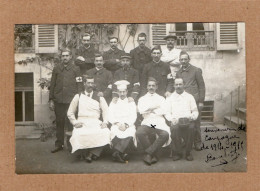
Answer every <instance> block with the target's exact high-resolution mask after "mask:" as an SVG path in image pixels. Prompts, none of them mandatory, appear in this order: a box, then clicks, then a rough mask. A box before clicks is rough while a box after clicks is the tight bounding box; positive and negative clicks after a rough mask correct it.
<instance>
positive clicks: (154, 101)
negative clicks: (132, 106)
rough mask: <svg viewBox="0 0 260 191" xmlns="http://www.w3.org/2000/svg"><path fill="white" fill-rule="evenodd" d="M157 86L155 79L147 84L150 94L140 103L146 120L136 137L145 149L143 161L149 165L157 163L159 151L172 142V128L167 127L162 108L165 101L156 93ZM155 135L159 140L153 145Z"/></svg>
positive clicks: (141, 111)
mask: <svg viewBox="0 0 260 191" xmlns="http://www.w3.org/2000/svg"><path fill="white" fill-rule="evenodd" d="M157 86H158V84H157V81H156V80H155V79H154V78H149V79H148V83H147V89H148V93H146V94H145V95H144V96H143V97H141V98H140V99H139V102H138V110H139V112H140V114H142V115H143V118H144V120H143V121H142V123H141V126H140V127H139V128H138V129H137V132H136V136H137V138H138V140H139V141H140V143H141V145H142V147H143V148H144V149H145V156H144V158H143V160H144V162H145V163H146V164H148V165H151V164H152V163H156V162H157V161H158V158H157V156H156V153H157V151H158V150H159V149H160V148H161V147H162V146H167V145H169V144H170V142H171V138H170V135H171V132H170V127H169V126H167V124H166V122H165V119H164V117H163V115H164V114H165V112H164V110H163V107H162V106H163V105H164V102H165V99H164V97H162V96H160V95H158V94H157V93H155V92H156V89H157ZM154 135H156V137H157V138H156V139H155V141H154V142H153V143H151V142H150V140H149V137H150V136H154Z"/></svg>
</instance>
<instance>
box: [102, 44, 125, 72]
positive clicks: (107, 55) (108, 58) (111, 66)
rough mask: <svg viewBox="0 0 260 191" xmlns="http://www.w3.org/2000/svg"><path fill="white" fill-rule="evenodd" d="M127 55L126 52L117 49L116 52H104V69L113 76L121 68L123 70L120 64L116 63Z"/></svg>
mask: <svg viewBox="0 0 260 191" xmlns="http://www.w3.org/2000/svg"><path fill="white" fill-rule="evenodd" d="M124 54H125V51H123V50H119V49H118V48H116V49H115V50H112V49H110V50H108V51H106V52H104V61H105V64H104V67H105V68H106V69H107V70H109V71H111V72H112V74H114V72H115V71H116V70H118V69H119V68H121V65H120V62H116V59H118V60H120V58H121V56H122V55H124Z"/></svg>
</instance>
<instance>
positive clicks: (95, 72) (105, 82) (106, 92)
mask: <svg viewBox="0 0 260 191" xmlns="http://www.w3.org/2000/svg"><path fill="white" fill-rule="evenodd" d="M94 63H95V68H92V69H90V70H88V71H87V72H86V74H87V75H89V76H93V77H94V79H95V85H96V91H97V92H98V96H100V97H104V98H105V99H106V101H107V103H109V102H110V100H111V95H112V83H113V76H112V74H111V72H110V71H108V70H107V69H105V68H104V67H103V65H104V60H103V56H102V55H101V54H96V55H95V61H94Z"/></svg>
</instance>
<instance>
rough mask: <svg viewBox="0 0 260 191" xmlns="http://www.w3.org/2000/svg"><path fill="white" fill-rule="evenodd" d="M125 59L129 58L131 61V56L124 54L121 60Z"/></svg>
mask: <svg viewBox="0 0 260 191" xmlns="http://www.w3.org/2000/svg"><path fill="white" fill-rule="evenodd" d="M123 58H128V59H131V55H130V54H129V53H125V54H123V55H122V56H121V57H120V59H123Z"/></svg>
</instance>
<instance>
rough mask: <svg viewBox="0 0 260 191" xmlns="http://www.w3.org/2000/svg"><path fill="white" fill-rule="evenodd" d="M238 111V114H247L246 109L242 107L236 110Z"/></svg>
mask: <svg viewBox="0 0 260 191" xmlns="http://www.w3.org/2000/svg"><path fill="white" fill-rule="evenodd" d="M236 111H237V112H238V111H239V112H242V113H245V114H246V108H242V107H239V108H236Z"/></svg>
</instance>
